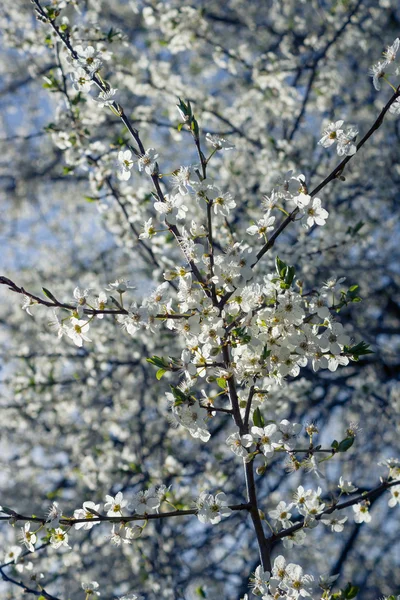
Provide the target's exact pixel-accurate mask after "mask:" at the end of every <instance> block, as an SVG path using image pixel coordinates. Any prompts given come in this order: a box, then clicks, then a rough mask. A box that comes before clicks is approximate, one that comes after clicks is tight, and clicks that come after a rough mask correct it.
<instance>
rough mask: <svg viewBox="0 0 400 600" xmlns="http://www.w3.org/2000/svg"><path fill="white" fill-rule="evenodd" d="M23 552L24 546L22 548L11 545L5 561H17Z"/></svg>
mask: <svg viewBox="0 0 400 600" xmlns="http://www.w3.org/2000/svg"><path fill="white" fill-rule="evenodd" d="M21 553H22V548H20V547H19V546H10V548H9V549H8V550H7V552H6V553H5V555H4V562H11V561H13V562H14V563H17V561H18V558H19V557H20V555H21Z"/></svg>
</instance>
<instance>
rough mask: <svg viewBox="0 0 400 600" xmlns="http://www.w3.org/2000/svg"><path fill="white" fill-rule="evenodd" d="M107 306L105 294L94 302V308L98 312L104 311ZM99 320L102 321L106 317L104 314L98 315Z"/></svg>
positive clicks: (100, 295)
mask: <svg viewBox="0 0 400 600" xmlns="http://www.w3.org/2000/svg"><path fill="white" fill-rule="evenodd" d="M106 306H107V294H106V293H105V292H100V294H99V295H98V297H97V298H96V299H95V301H94V307H95V309H96V310H104V309H105V308H106ZM96 317H97V318H98V319H102V318H103V317H104V315H103V314H101V313H99V314H98V315H96Z"/></svg>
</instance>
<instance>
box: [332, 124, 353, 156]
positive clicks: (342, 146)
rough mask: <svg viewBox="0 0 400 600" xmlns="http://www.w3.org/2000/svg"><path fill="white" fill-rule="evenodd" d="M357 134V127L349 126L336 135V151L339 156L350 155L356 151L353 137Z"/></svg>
mask: <svg viewBox="0 0 400 600" xmlns="http://www.w3.org/2000/svg"><path fill="white" fill-rule="evenodd" d="M357 135H358V129H357V127H350V128H349V129H348V130H347V131H346V132H345V133H342V134H341V135H340V136H339V137H338V143H337V153H338V155H339V156H343V155H344V156H352V155H353V154H355V153H356V152H357V146H356V143H355V138H356V137H357Z"/></svg>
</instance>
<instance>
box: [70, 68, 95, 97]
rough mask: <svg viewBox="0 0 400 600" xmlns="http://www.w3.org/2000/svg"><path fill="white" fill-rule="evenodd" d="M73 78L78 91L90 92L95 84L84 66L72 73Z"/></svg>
mask: <svg viewBox="0 0 400 600" xmlns="http://www.w3.org/2000/svg"><path fill="white" fill-rule="evenodd" d="M71 79H72V81H73V87H74V89H75V90H76V91H77V92H88V91H89V90H90V88H91V87H92V85H93V81H92V79H91V77H90V75H88V73H86V71H85V69H82V67H79V68H78V69H77V70H76V71H74V72H73V73H71Z"/></svg>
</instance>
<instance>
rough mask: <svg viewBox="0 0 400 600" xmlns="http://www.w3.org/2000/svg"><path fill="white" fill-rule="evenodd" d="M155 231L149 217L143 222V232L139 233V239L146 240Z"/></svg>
mask: <svg viewBox="0 0 400 600" xmlns="http://www.w3.org/2000/svg"><path fill="white" fill-rule="evenodd" d="M155 233H156V230H155V229H154V227H153V219H152V218H151V217H150V219H149V220H148V221H145V222H144V226H143V232H142V233H141V234H140V235H139V240H148V239H150V238H151V237H152V236H153V235H154V234H155Z"/></svg>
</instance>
